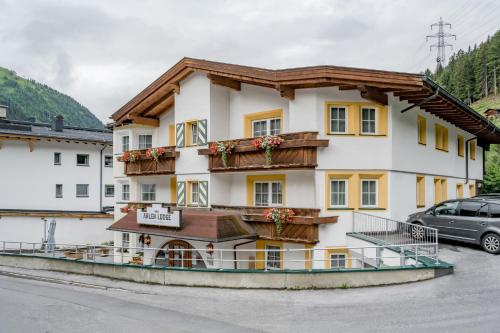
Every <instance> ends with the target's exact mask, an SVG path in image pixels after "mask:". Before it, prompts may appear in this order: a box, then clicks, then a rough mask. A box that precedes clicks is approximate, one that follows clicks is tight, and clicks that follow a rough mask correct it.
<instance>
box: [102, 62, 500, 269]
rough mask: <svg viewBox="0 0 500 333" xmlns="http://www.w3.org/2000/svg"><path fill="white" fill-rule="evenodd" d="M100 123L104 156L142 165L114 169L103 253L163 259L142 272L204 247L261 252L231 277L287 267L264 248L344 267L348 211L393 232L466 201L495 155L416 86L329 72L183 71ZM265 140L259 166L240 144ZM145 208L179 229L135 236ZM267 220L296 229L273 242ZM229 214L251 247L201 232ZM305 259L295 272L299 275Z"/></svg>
mask: <svg viewBox="0 0 500 333" xmlns="http://www.w3.org/2000/svg"><path fill="white" fill-rule="evenodd" d="M410 107H411V109H408V110H405V109H407V108H410ZM112 118H113V120H114V121H115V124H114V125H115V126H114V142H115V145H114V153H115V156H117V157H119V156H121V157H123V158H120V159H121V160H123V159H124V158H125V159H127V158H128V157H130V156H128V157H124V155H122V154H123V153H124V152H126V151H133V152H135V153H137V154H140V155H141V157H139V158H138V159H136V160H135V161H131V160H126V161H125V163H122V162H118V163H116V165H115V168H114V175H115V178H116V181H117V205H116V207H115V219H116V221H117V222H116V223H115V224H113V226H112V227H111V229H112V230H115V231H117V232H116V236H115V244H116V245H118V246H119V245H120V244H124V246H125V247H127V246H132V247H135V246H138V247H140V246H143V242H141V241H140V240H144V239H145V237H148V236H149V237H148V240H149V239H150V240H151V243H150V246H152V247H157V248H160V247H161V248H168V249H170V250H171V251H170V254H171V257H169V258H165V253H162V252H161V251H160V252H159V253H156V254H154V256H155V258H147V257H146V254H144V255H145V258H144V260H145V261H146V262H147V263H151V260H152V259H154V260H157V262H164V263H165V264H166V265H170V266H177V265H178V264H179V262H180V261H179V258H178V256H179V253H178V252H177V249H179V248H181V249H190V248H198V249H199V248H201V249H204V248H205V246H206V247H207V248H209V245H210V246H215V248H216V249H217V248H223V249H233V248H236V246H238V247H239V248H243V249H255V250H263V249H266V250H268V256H269V257H267V258H262V253H261V254H259V253H250V252H249V258H248V259H249V261H248V266H247V267H243V268H264V263H263V262H265V263H266V264H265V266H266V267H267V268H270V269H272V268H275V269H276V268H279V269H283V268H292V267H283V263H282V261H283V256H289V255H292V253H293V252H290V254H289V253H279V252H276V251H274V252H273V249H285V250H286V249H290V250H293V249H310V248H317V249H328V250H325V251H324V252H323V251H315V253H314V255H315V259H318V261H316V262H315V263H314V268H330V265H333V264H337V265H338V264H339V263H340V262H341V263H343V264H344V265H345V264H346V263H348V262H349V261H348V260H347V259H348V257H351V256H352V254H351V253H350V252H349V250H348V249H347V248H346V247H348V246H349V244H348V241H347V237H346V234H348V233H349V232H351V231H352V228H353V226H352V219H351V217H352V212H354V211H357V212H364V213H368V214H371V215H376V216H382V217H389V218H393V219H396V220H405V219H406V217H407V216H408V214H410V213H412V212H415V211H417V210H422V209H425V208H428V207H430V206H432V205H433V204H435V203H439V202H441V201H443V200H446V199H453V198H458V197H469V196H473V195H474V194H475V193H476V192H477V191H479V190H480V189H481V183H482V179H483V159H484V150H485V149H487V148H488V146H489V144H490V143H500V130H499V129H498V128H496V127H495V126H494V125H492V124H491V123H490V122H489V121H488V120H487V119H486V118H484V117H482V116H481V115H479V114H478V113H476V112H474V111H473V110H471V109H470V108H469V107H467V106H466V105H464V104H463V103H461V102H460V101H459V100H457V99H456V98H455V97H453V96H452V95H450V94H449V93H447V92H446V91H445V90H443V89H442V88H441V87H438V86H437V85H436V84H435V83H434V82H433V81H431V80H429V79H428V78H426V77H424V76H423V75H420V74H408V73H397V72H387V71H377V70H369V69H355V68H345V67H334V66H317V67H306V68H293V69H284V70H268V69H262V68H253V67H247V66H239V65H232V64H224V63H217V62H212V61H205V60H198V59H189V58H185V59H182V60H181V61H180V62H179V63H177V64H176V65H175V66H173V67H172V68H170V69H169V70H168V71H167V72H166V73H165V74H164V75H162V76H161V77H160V78H158V79H157V80H156V81H155V82H153V83H152V84H151V85H150V86H148V87H146V88H145V89H144V90H143V91H142V92H140V93H139V94H138V95H137V96H136V97H134V98H133V99H132V100H131V101H130V102H128V103H127V104H125V105H124V106H123V107H122V108H121V109H120V110H118V111H117V112H116V113H114V114H113V115H112ZM270 134H278V135H279V136H281V137H282V138H283V139H284V142H283V143H282V146H280V147H279V149H276V150H275V151H274V152H273V161H272V163H271V164H270V165H266V162H265V155H264V152H263V151H262V150H260V151H258V150H256V149H254V147H253V145H252V141H253V139H254V138H256V137H262V136H264V135H270ZM216 141H224V142H226V143H233V144H234V145H235V146H236V148H235V150H234V151H233V153H232V154H231V156H230V159H229V161H228V164H227V166H224V165H222V163H221V157H220V154H219V155H216V154H213V153H211V152H210V150H209V149H208V148H209V144H210V143H214V142H216ZM151 147H153V148H154V147H163V148H164V149H165V151H166V153H165V154H164V155H163V157H162V158H161V159H160V160H159V161H158V162H156V164H155V163H154V162H153V161H152V160H151V158H149V157H147V156H146V154H145V153H146V149H147V148H151ZM138 151H140V152H138ZM153 203H157V204H160V203H161V204H163V205H164V206H174V207H177V208H178V209H181V210H182V211H183V214H184V213H185V217H186V221H183V222H185V225H184V226H182V225H181V228H180V229H173V228H167V227H164V228H163V229H162V228H161V227H151V226H148V225H146V224H144V223H138V220H137V216H138V214H139V213H140V211H138V210H139V209H141V208H144V207H147V206H151V204H153ZM156 207H158V206H156ZM268 207H287V208H290V209H293V211H294V212H295V214H296V215H298V216H297V217H296V218H294V220H293V223H290V224H287V225H285V226H284V227H283V230H282V232H281V234H280V235H278V234H277V233H276V232H275V231H274V229H273V225H272V224H270V223H269V222H266V221H265V220H263V216H262V212H263V210H264V209H265V208H268ZM136 210H137V212H136ZM207 210H210V214H209V213H208V212H207V213H206V215H204V212H206V211H207ZM228 210H231V211H235V210H236V211H240V212H241V213H243V215H242V219H243V220H244V221H245V223H248V224H250V225H251V226H252V227H253V228H254V230H255V234H252V233H248V232H247V231H246V230H245V229H244V228H241V229H240V231H241V232H236V231H235V232H233V233H230V235H229V236H230V237H225V238H224V237H216V235H218V234H220V233H221V231H222V230H223V229H224V230H225V228H224V226H223V225H222V224H217V223H212V222H210V223H209V222H207V221H212V220H214V219H215V217H214V214H215V212H217V213H218V214H222V213H221V212H224V211H226V212H227V211H228ZM196 212H197V213H196ZM228 215H229V213H228ZM337 218H338V219H337ZM220 219H221V220H224V218H220ZM195 224H197V226H198V227H194V226H193V225H195ZM234 230H238V226H237V225H235V226H234V229H233V231H234ZM209 231H210V232H209ZM212 243H215V245H213V244H212ZM295 253H297V252H295ZM302 253H303V252H301V253H300V254H301V255H302ZM195 255H196V256H197V257H199V256H200V255H202V254H200V253H195V254H193V256H195ZM228 256H229V257H230V258H232V255H231V254H230V252H228ZM305 256H306V258H304V255H302V258H297V262H296V264H295V265H296V267H295V268H309V267H310V266H309V267H308V265H310V264H311V263H310V262H308V261H307V260H308V259H307V252H305ZM259 257H260V259H259ZM316 257H317V258H316ZM198 259H199V258H198ZM198 259H197V260H195V262H196V265H205V264H207V262H208V261H207V260H206V259H207V258H204V261H200V260H198ZM253 259H256V260H257V262H252V260H253ZM300 259H303V261H304V264H302V263H301V262H300ZM259 260H262V261H259ZM200 262H201V264H200ZM301 264H302V265H301ZM189 265H191V264H189ZM192 265H193V267H194V265H195V264H194V263H193V264H192ZM298 266H301V267H298Z"/></svg>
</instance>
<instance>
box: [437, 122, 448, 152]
mask: <svg viewBox="0 0 500 333" xmlns="http://www.w3.org/2000/svg"><path fill="white" fill-rule="evenodd" d="M436 149H438V150H443V151H448V129H447V128H446V127H444V126H441V125H439V124H436Z"/></svg>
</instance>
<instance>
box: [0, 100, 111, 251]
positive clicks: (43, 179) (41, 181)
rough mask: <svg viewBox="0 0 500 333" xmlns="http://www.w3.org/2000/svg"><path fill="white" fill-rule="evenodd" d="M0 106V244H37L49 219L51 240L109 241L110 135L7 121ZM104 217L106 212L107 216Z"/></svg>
mask: <svg viewBox="0 0 500 333" xmlns="http://www.w3.org/2000/svg"><path fill="white" fill-rule="evenodd" d="M7 112H8V110H7V108H6V107H2V106H0V184H1V186H0V240H2V241H23V242H42V241H43V240H44V237H46V231H47V229H48V225H49V224H50V221H52V219H55V220H56V222H57V226H56V232H55V241H56V242H57V243H67V244H86V243H101V242H105V241H109V240H112V239H113V237H112V234H111V233H110V232H109V231H107V230H106V228H107V227H108V226H109V225H110V224H111V222H112V221H113V215H112V210H113V208H112V207H113V205H114V184H113V175H112V170H113V157H112V134H111V132H110V131H108V130H93V129H83V128H75V127H68V126H64V124H63V119H62V117H57V119H56V120H55V121H54V124H52V125H50V124H43V123H35V122H27V121H15V120H9V119H8V117H7V116H6V113H7ZM107 212H111V214H110V213H107Z"/></svg>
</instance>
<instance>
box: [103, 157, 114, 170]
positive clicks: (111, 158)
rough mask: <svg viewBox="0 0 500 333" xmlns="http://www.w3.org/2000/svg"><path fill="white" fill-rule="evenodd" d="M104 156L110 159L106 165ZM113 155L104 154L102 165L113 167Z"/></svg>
mask: <svg viewBox="0 0 500 333" xmlns="http://www.w3.org/2000/svg"><path fill="white" fill-rule="evenodd" d="M106 158H108V159H110V160H111V165H106ZM113 162H114V161H113V155H104V167H106V168H112V167H113Z"/></svg>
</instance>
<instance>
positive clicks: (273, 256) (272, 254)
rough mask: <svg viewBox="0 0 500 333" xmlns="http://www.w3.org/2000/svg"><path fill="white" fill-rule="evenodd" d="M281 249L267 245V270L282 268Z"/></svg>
mask: <svg viewBox="0 0 500 333" xmlns="http://www.w3.org/2000/svg"><path fill="white" fill-rule="evenodd" d="M280 250H281V248H280V247H279V246H274V245H266V268H267V269H280V268H281V251H280Z"/></svg>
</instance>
